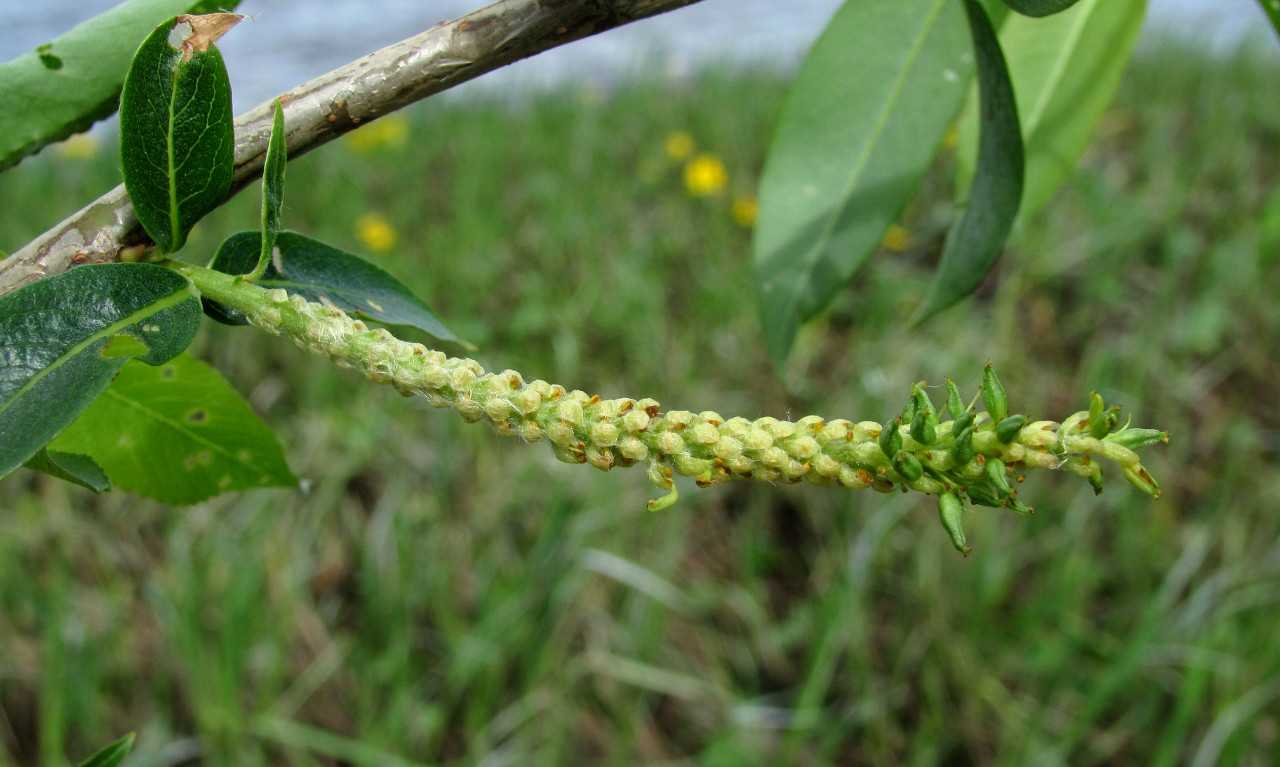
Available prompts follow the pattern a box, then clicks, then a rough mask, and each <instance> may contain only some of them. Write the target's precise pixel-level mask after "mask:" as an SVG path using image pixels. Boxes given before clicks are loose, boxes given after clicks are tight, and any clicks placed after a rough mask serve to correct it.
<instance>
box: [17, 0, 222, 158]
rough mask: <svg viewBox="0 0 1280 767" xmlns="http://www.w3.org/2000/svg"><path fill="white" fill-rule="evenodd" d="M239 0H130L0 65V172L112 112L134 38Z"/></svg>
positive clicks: (131, 54) (114, 108) (118, 94)
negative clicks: (169, 20)
mask: <svg viewBox="0 0 1280 767" xmlns="http://www.w3.org/2000/svg"><path fill="white" fill-rule="evenodd" d="M238 1H239V0H228V1H227V2H211V1H210V0H202V2H192V0H130V2H126V3H121V4H120V5H118V6H116V7H115V8H112V9H111V10H109V11H107V12H106V13H103V14H102V15H100V16H95V17H94V18H92V19H90V20H89V21H86V22H84V23H83V24H80V25H79V26H77V27H76V28H74V29H72V30H71V31H69V32H67V33H66V34H64V35H62V36H61V37H58V38H57V39H55V40H54V41H53V42H51V43H44V44H43V45H40V46H38V47H37V48H35V49H34V50H32V51H30V52H29V53H24V54H23V55H21V56H19V57H18V58H16V59H13V60H12V61H9V62H6V63H4V64H0V171H3V170H4V169H6V168H9V167H12V166H14V165H17V164H18V162H20V161H21V160H22V158H24V157H26V156H28V155H31V154H35V153H36V152H38V151H40V149H41V148H42V147H44V146H46V145H48V144H51V143H53V142H54V141H61V140H62V139H64V138H66V137H68V136H70V135H72V134H73V133H79V132H80V131H83V130H87V129H88V128H89V126H90V125H93V123H94V122H95V121H97V120H101V119H103V118H106V117H110V116H111V115H112V114H114V113H115V111H116V107H117V106H118V105H119V103H120V84H121V83H123V82H124V75H125V72H127V71H128V69H129V60H130V59H131V58H132V57H133V52H134V50H136V49H137V43H138V40H140V39H142V38H143V36H145V35H146V34H147V33H148V32H150V31H151V30H152V29H153V28H154V27H155V25H156V24H159V23H160V22H161V21H163V20H164V19H167V18H169V17H171V16H173V15H175V14H178V13H206V12H208V11H211V10H216V9H217V8H218V7H219V6H225V7H226V8H228V9H230V8H233V7H235V6H236V4H237V3H238Z"/></svg>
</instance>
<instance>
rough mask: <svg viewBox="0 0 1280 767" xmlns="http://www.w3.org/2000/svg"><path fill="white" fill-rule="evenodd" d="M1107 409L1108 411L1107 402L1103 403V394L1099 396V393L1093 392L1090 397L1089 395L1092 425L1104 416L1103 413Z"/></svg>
mask: <svg viewBox="0 0 1280 767" xmlns="http://www.w3.org/2000/svg"><path fill="white" fill-rule="evenodd" d="M1106 409H1107V403H1105V402H1103V401H1102V395H1101V394H1099V393H1097V392H1093V393H1092V394H1090V395H1089V421H1090V423H1092V422H1093V421H1096V420H1098V418H1099V416H1101V415H1102V413H1103V411H1104V410H1106Z"/></svg>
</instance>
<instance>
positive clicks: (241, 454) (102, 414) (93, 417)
mask: <svg viewBox="0 0 1280 767" xmlns="http://www.w3.org/2000/svg"><path fill="white" fill-rule="evenodd" d="M50 447H52V448H53V449H56V450H64V451H69V452H74V453H82V454H85V455H89V456H92V457H93V459H94V460H95V461H97V462H98V463H99V464H101V465H102V467H103V468H104V469H105V470H106V472H107V474H108V476H110V477H111V480H112V481H113V482H114V483H115V485H116V487H119V488H121V489H124V490H128V491H130V492H134V493H138V494H140V495H145V496H147V497H149V498H154V499H156V500H158V501H162V502H164V503H183V504H185V503H196V502H198V501H202V500H204V499H206V498H210V497H212V496H215V495H218V494H219V493H224V492H228V491H231V490H247V489H250V488H258V487H281V486H288V487H292V486H293V485H296V484H297V482H298V480H297V478H296V477H294V476H293V473H292V472H291V471H289V467H288V465H287V464H286V463H285V459H284V453H283V451H282V450H281V449H280V444H279V442H277V441H276V438H275V435H274V434H273V433H272V432H271V429H270V428H269V427H268V426H267V425H266V424H264V423H263V422H262V420H261V419H259V418H258V416H257V415H256V414H255V413H254V412H253V410H252V409H251V408H250V407H249V404H248V403H247V402H245V401H244V399H243V398H242V397H241V396H240V395H239V394H238V393H237V392H236V391H235V389H232V388H231V385H230V384H228V383H227V382H226V380H225V379H224V378H223V377H222V376H221V375H219V374H218V372H217V371H215V370H214V369H213V368H211V367H209V366H208V365H206V364H205V363H203V362H201V361H200V360H198V359H196V358H194V357H192V356H190V355H187V354H183V355H180V356H178V357H175V358H173V359H172V360H170V361H168V362H166V363H165V364H163V365H160V366H158V367H149V366H147V365H139V364H136V363H131V364H127V365H125V366H124V367H123V368H122V369H121V370H120V374H119V375H118V376H116V379H115V380H114V381H112V383H111V386H110V387H108V388H107V390H106V391H105V392H103V394H102V396H101V397H99V398H98V400H97V401H95V402H94V403H93V404H92V405H90V406H89V407H88V408H87V409H86V410H85V411H84V413H82V414H81V416H80V418H79V419H77V420H76V422H75V423H73V424H71V425H70V426H68V427H67V428H66V429H65V430H63V432H62V433H61V434H59V435H58V438H57V439H55V440H54V441H53V443H52V445H51V446H50Z"/></svg>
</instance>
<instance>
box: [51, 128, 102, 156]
mask: <svg viewBox="0 0 1280 767" xmlns="http://www.w3.org/2000/svg"><path fill="white" fill-rule="evenodd" d="M99 146H100V142H99V141H98V137H97V136H94V135H93V134H91V133H77V134H76V135H74V136H72V137H71V138H69V139H67V140H66V141H63V142H61V143H59V144H58V145H57V151H58V154H59V155H61V156H62V157H65V158H67V159H68V160H89V159H92V158H93V157H95V156H97V154H98V148H99Z"/></svg>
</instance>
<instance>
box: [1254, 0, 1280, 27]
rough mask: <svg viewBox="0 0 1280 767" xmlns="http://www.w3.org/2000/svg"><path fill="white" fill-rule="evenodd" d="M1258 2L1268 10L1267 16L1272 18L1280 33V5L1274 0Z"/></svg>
mask: <svg viewBox="0 0 1280 767" xmlns="http://www.w3.org/2000/svg"><path fill="white" fill-rule="evenodd" d="M1258 4H1259V5H1261V6H1262V10H1264V11H1266V12H1267V18H1269V19H1271V26H1272V27H1274V28H1275V30H1276V34H1278V35H1280V5H1276V3H1275V2H1274V0H1258Z"/></svg>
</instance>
